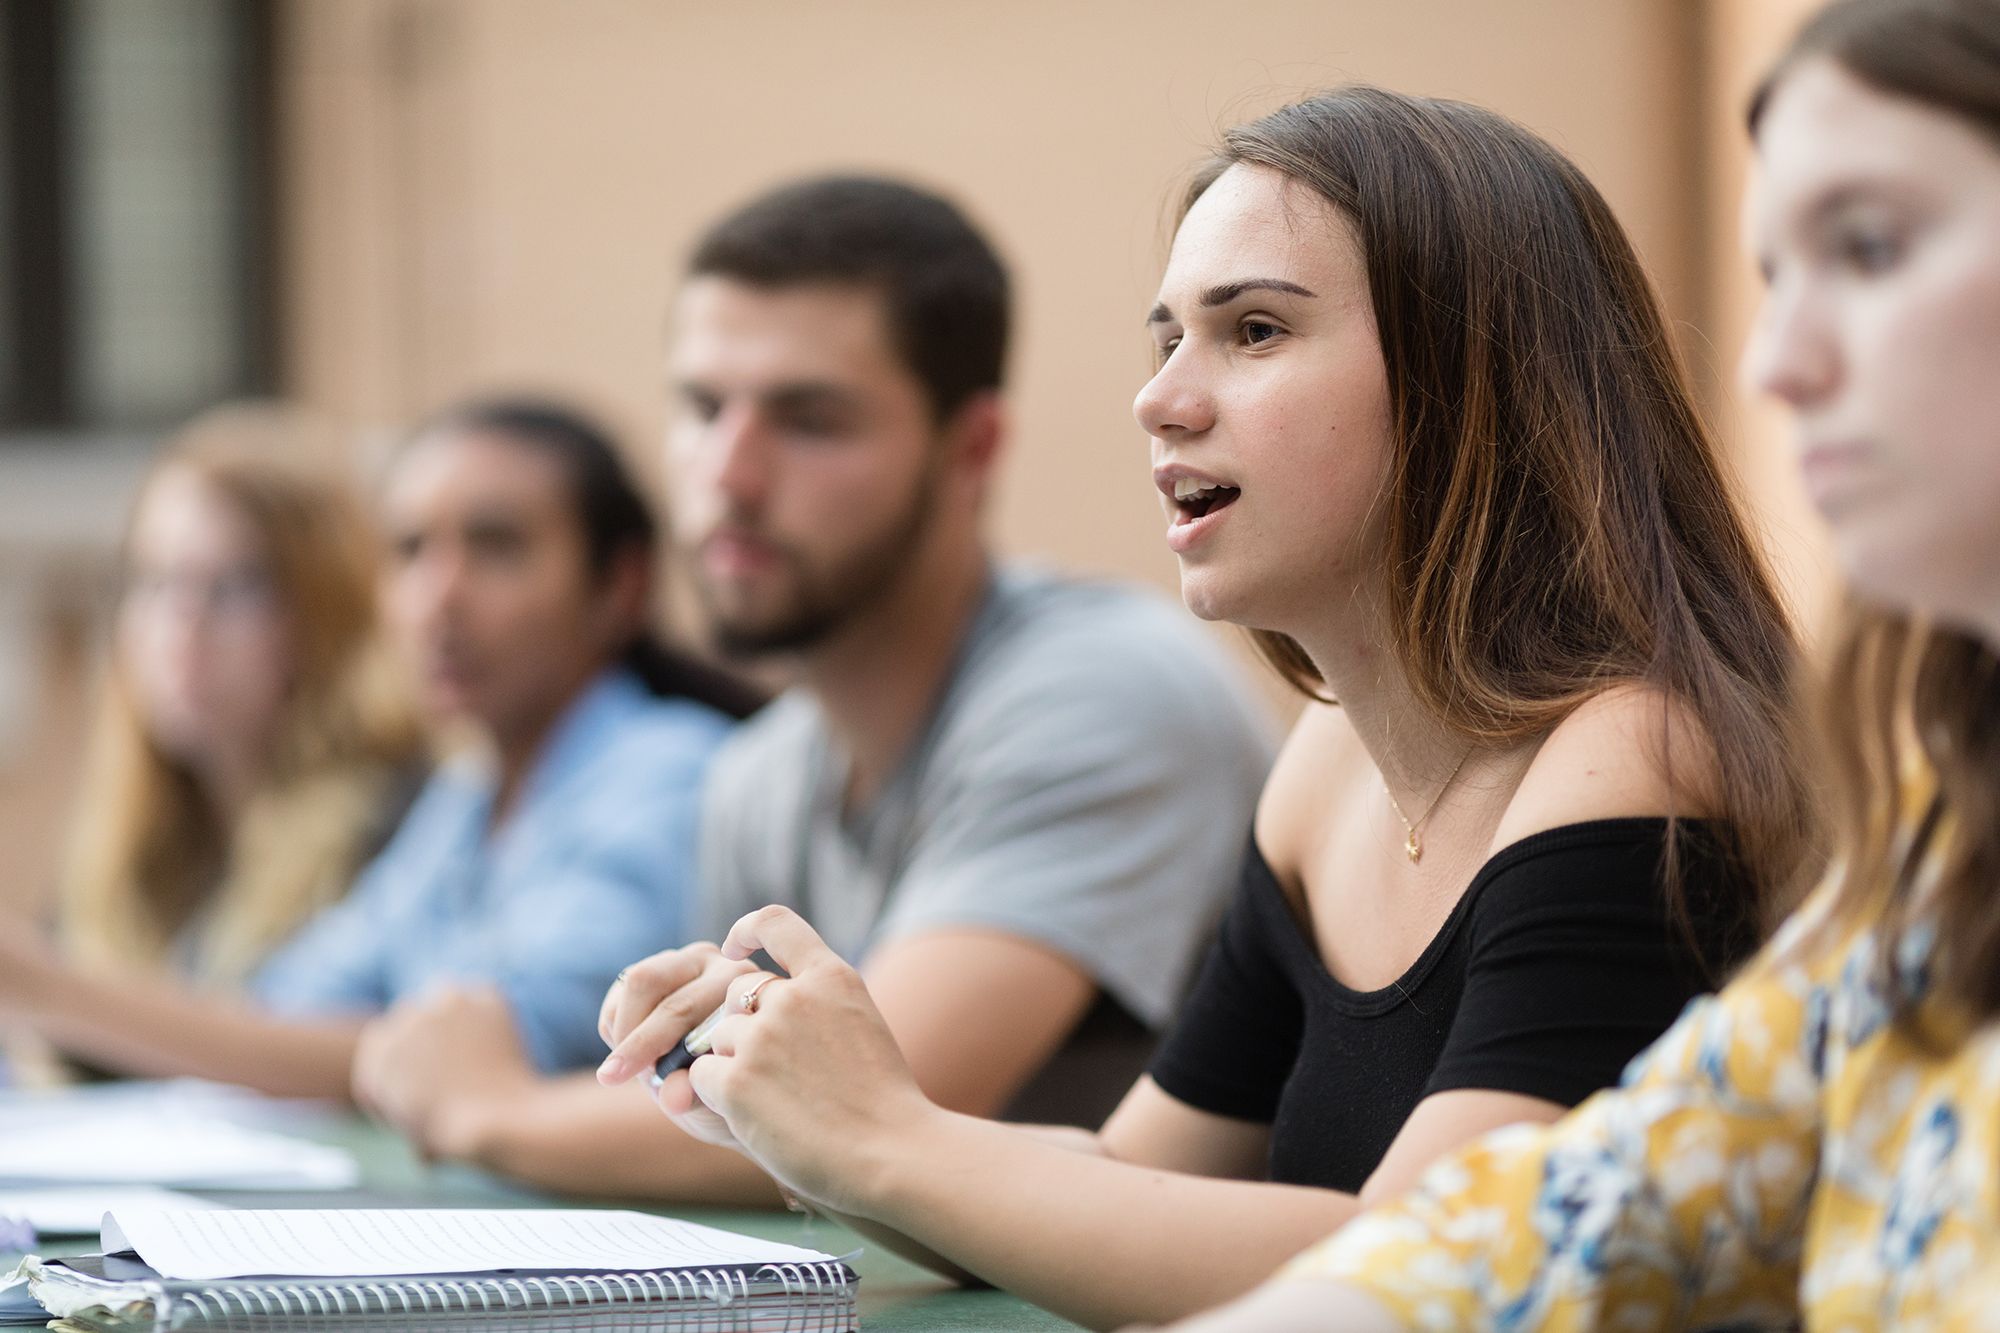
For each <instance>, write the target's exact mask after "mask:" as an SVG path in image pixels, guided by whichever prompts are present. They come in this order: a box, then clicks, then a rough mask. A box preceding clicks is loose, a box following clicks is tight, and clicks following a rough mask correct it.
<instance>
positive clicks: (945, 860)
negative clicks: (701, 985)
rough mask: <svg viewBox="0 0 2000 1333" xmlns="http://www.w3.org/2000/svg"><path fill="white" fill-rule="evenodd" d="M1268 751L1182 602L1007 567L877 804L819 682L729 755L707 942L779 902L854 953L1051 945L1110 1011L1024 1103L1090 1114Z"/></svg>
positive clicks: (1178, 945)
mask: <svg viewBox="0 0 2000 1333" xmlns="http://www.w3.org/2000/svg"><path fill="white" fill-rule="evenodd" d="M1270 759H1271V744H1270V729H1269V726H1268V724H1267V721H1266V719H1265V718H1264V716H1263V715H1262V714H1261V713H1260V711H1259V710H1258V708H1257V707H1256V705H1255V704H1254V703H1253V702H1252V700H1251V699H1250V698H1249V697H1248V696H1247V694H1246V693H1245V691H1244V688H1243V685H1242V682H1241V680H1240V679H1239V677H1238V673H1237V672H1236V670H1235V668H1234V666H1233V665H1232V664H1231V663H1230V662H1229V660H1228V659H1227V656H1226V655H1225V654H1224V653H1223V652H1222V650H1221V649H1220V648H1219V647H1218V646H1217V645H1216V644H1215V643H1214V642H1213V641H1212V640H1211V639H1210V638H1209V636H1208V635H1207V634H1206V633H1205V632H1203V631H1202V630H1201V629H1200V628H1199V627H1198V626H1197V625H1195V624H1194V623H1192V622H1191V621H1190V620H1189V619H1188V618H1187V616H1186V615H1185V613H1183V612H1182V611H1181V609H1180V608H1179V607H1177V606H1175V605H1174V604H1173V603H1171V602H1169V601H1167V600H1166V599H1165V598H1163V597H1160V596H1159V595H1157V594H1154V593H1152V592H1148V591H1141V590H1138V589H1134V588H1126V587H1120V586H1117V585H1113V584H1109V583H1104V582H1096V581H1083V580H1074V579H1064V578H1057V577H1053V576H1050V575H1046V574H1041V573H1036V572H1029V571H1026V570H1021V569H1008V570H1005V571H1002V572H1001V573H999V574H998V575H997V576H996V578H995V580H994V583H993V586H992V589H991V591H990V593H989V595H988V597H987V600H986V603H985V605H984V606H983V607H982V608H981V610H980V612H979V613H978V615H977V617H976V618H975V621H974V623H973V626H972V627H971V629H970V630H969V632H968V634H967V636H966V640H965V642H964V643H963V645H962V646H961V648H960V650H959V658H958V662H957V665H956V668H955V670H954V672H953V675H952V677H951V679H950V681H949V683H948V684H947V685H946V687H945V689H944V691H943V693H942V696H941V698H940V701H939V704H938V706H937V710H936V712H935V714H934V716H933V717H932V718H931V720H930V722H929V724H928V726H927V727H926V728H925V729H924V731H923V733H922V734H920V736H919V737H918V739H917V740H916V741H915V742H914V743H913V745H912V747H911V753H910V754H909V755H907V756H906V757H905V759H904V761H903V763H902V766H901V768H900V769H899V770H898V772H897V773H896V775H895V776H894V777H893V778H892V779H891V780H890V781H889V783H888V784H887V785H886V786H885V787H884V788H883V789H882V791H881V793H880V795H879V796H878V797H877V798H876V799H875V800H874V801H873V802H872V804H871V805H870V806H869V807H868V808H867V809H866V810H864V811H861V812H859V813H858V814H854V815H844V814H843V813H842V808H841V807H842V791H843V789H844V787H845V782H846V773H847V763H846V759H845V757H844V756H843V755H841V754H840V753H839V751H838V747H837V746H836V744H835V743H834V741H833V740H832V738H831V737H830V736H829V734H828V732H827V729H826V726H825V722H824V718H823V717H822V715H821V713H820V711H819V707H818V705H817V704H816V703H815V702H814V701H813V700H812V699H811V698H810V697H809V696H808V695H807V694H805V693H804V692H802V691H798V690H794V691H791V692H790V693H788V694H786V695H784V696H783V697H781V698H780V699H778V700H777V701H776V702H775V703H773V704H772V705H771V706H770V707H768V708H766V709H765V710H764V711H763V713H761V714H760V715H759V716H758V717H756V718H755V719H753V720H752V721H751V722H750V723H748V724H747V725H746V726H744V727H742V728H740V729H739V730H738V732H737V734H736V735H735V736H734V737H732V738H731V739H730V741H729V742H728V743H727V744H726V745H725V747H724V748H723V750H722V751H721V753H720V754H719V755H718V756H717V757H716V759H715V760H714V763H713V766H712V768H711V770H710V779H709V785H708V791H707V795H706V799H705V803H704V810H703V819H702V845H701V868H702V887H703V896H704V899H705V901H706V905H707V911H706V924H707V932H706V933H707V935H708V937H709V938H712V939H720V938H721V937H722V935H723V934H724V933H725V932H726V931H727V930H728V929H729V927H730V925H731V924H732V923H733V922H734V921H735V920H736V918H737V917H739V916H741V915H742V914H743V913H745V912H749V911H752V910H754V909H756V908H758V907H761V906H764V905H765V904H767V903H782V904H784V905H786V906H789V907H792V908H795V909H797V910H798V911H799V912H800V913H801V914H802V915H803V916H805V917H806V919H807V920H809V921H811V922H812V924H813V925H814V927H816V928H817V929H818V930H819V932H820V934H821V935H822V936H823V937H824V938H825V939H826V941H827V943H828V944H829V945H831V946H832V947H833V948H834V950H835V951H837V952H838V953H840V954H841V955H842V956H843V957H845V958H847V959H848V960H849V961H851V962H854V963H857V964H860V963H862V962H864V960H865V959H866V958H867V956H868V954H869V953H870V951H871V950H873V949H874V948H876V947H877V946H879V945H881V944H883V943H885V942H887V941H889V940H893V939H898V938H901V937H906V936H910V935H915V934H920V933H922V932H924V931H928V930H942V929H955V928H965V927H975V928H984V929H990V930H999V931H1004V932H1007V933H1008V934H1012V935H1016V936H1019V937H1022V938H1024V939H1030V940H1034V941H1036V942H1038V943H1041V944H1044V945H1046V946H1048V947H1050V948H1052V949H1054V950H1056V951H1057V952H1059V953H1061V954H1063V955H1065V956H1067V957H1069V958H1070V959H1072V960H1074V961H1075V962H1076V963H1077V964H1078V966H1080V967H1082V968H1083V969H1084V970H1085V971H1086V972H1088V973H1089V974H1090V975H1091V976H1092V977H1093V978H1095V980H1096V981H1097V984H1098V988H1099V992H1100V995H1101V997H1103V1000H1108V1001H1109V1002H1110V1003H1109V1004H1105V1003H1102V1002H1101V1003H1100V1005H1099V1007H1098V1009H1097V1010H1096V1011H1093V1014H1092V1016H1091V1018H1090V1019H1088V1020H1086V1021H1085V1023H1084V1024H1083V1025H1082V1026H1081V1027H1080V1028H1079V1029H1078V1032H1077V1033H1076V1034H1075V1035H1074V1037H1073V1038H1072V1041H1071V1044H1070V1049H1068V1050H1066V1051H1065V1053H1064V1055H1063V1056H1059V1057H1058V1058H1057V1059H1056V1060H1055V1061H1052V1062H1051V1065H1050V1067H1049V1068H1048V1069H1047V1070H1045V1071H1044V1073H1043V1076H1042V1077H1040V1078H1039V1079H1038V1080H1036V1083H1035V1085H1034V1086H1033V1087H1031V1088H1030V1089H1029V1090H1028V1091H1027V1093H1026V1094H1024V1097H1023V1098H1021V1099H1017V1102H1016V1104H1015V1106H1014V1107H1013V1108H1012V1110H1011V1111H1010V1114H1015V1115H1018V1116H1020V1117H1022V1118H1056V1119H1069V1120H1072V1121H1075V1122H1077V1123H1085V1122H1088V1121H1093V1120H1094V1119H1095V1118H1098V1117H1101V1115H1102V1113H1103V1112H1105V1111H1107V1110H1108V1109H1109V1103H1110V1101H1115V1097H1116V1095H1117V1094H1118V1093H1120V1092H1122V1091H1123V1090H1124V1087H1125V1086H1127V1085H1128V1084H1129V1083H1130V1081H1131V1079H1132V1078H1133V1077H1135V1076H1136V1074H1137V1073H1138V1072H1139V1071H1140V1070H1141V1069H1143V1067H1144V1060H1145V1056H1146V1052H1147V1050H1148V1049H1149V1048H1150V1045H1151V1039H1152V1038H1153V1037H1155V1036H1157V1034H1158V1033H1159V1032H1160V1031H1161V1030H1162V1029H1164V1028H1165V1026H1166V1025H1167V1023H1168V1021H1169V1020H1170V1019H1171V1018H1172V1016H1173V1013H1174V1011H1175V1009H1176V1007H1177V1006H1178V1004H1179V1002H1180V999H1181V996H1182V994H1183V992H1184V990H1185V989H1186V986H1187V983H1188V980H1189V977H1190V974H1191V972H1192V970H1193V967H1194V965H1195V963H1196V961H1197V960H1198V958H1199V956H1200V953H1201V950H1202V947H1203V945H1204V944H1205V942H1206V940H1207V937H1208V935H1209V933H1210V930H1211V928H1212V927H1213V925H1214V922H1215V920H1216V918H1217V916H1218V915H1219V913H1220V911H1221V908H1222V905H1223V903H1224V901H1225V900H1226V898H1227V897H1228V894H1229V891H1230V888H1231V886H1232V885H1233V884H1234V882H1235V879H1236V874H1237V868H1238V862H1239V861H1240V859H1241V857H1242V854H1243V849H1244V846H1245V845H1246V840H1247V836H1248V831H1249V827H1250V820H1251V815H1252V813H1253V811H1254V809H1255V805H1256V800H1257V793H1258V790H1259V788H1260V787H1261V785H1262V783H1263V779H1264V775H1265V772H1266V770H1267V769H1268V767H1269V765H1270ZM1121 1020H1122V1021H1121Z"/></svg>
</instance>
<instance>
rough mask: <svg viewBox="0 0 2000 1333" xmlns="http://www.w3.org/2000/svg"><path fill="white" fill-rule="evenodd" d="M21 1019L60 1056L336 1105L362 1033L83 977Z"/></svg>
mask: <svg viewBox="0 0 2000 1333" xmlns="http://www.w3.org/2000/svg"><path fill="white" fill-rule="evenodd" d="M27 1017H28V1020H29V1022H30V1024H31V1025H32V1026H33V1027H34V1028H35V1029H36V1030H37V1031H39V1032H40V1033H41V1034H42V1035H43V1037H45V1038H46V1039H47V1040H48V1041H50V1042H51V1043H53V1044H54V1045H56V1046H57V1047H59V1048H61V1049H62V1050H63V1051H65V1052H67V1053H69V1054H70V1055H73V1056H76V1057H78V1058H79V1059H83V1060H86V1061H89V1062H90V1063H92V1064H95V1065H101V1066H104V1067H105V1068H108V1069H115V1070H117V1071H118V1072H120V1073H124V1074H133V1075H138V1076H142V1077H183V1076H192V1077H195V1078H207V1079H214V1080H216V1081H218V1082H222V1083H240V1084H243V1085H245V1086H247V1087H252V1088H256V1089H258V1090H260V1091H262V1092H267V1093H270V1094H272V1095H274V1096H279V1097H325V1098H333V1099H337V1100H341V1101H345V1100H346V1099H347V1097H348V1076H349V1070H350V1068H351V1067H352V1065H353V1063H354V1048H355V1043H356V1042H357V1040H358V1039H359V1037H360V1033H361V1024H360V1021H359V1020H348V1019H324V1020H297V1019H281V1018H274V1017H272V1016H270V1015H268V1014H264V1013H260V1012H259V1011H257V1010H256V1009H254V1008H252V1007H250V1006H249V1005H248V1004H246V1003H243V1002H240V1001H234V1000H225V999H219V998H212V997H209V996H204V995H197V994H195V993H193V992H191V991H188V990H185V989H183V988H181V987H179V986H177V985H174V984H172V983H171V982H167V981H156V980H151V979H146V978H126V977H107V976H93V975H85V974H77V975H74V976H71V977H68V978H65V979H64V980H63V982H62V983H61V984H60V985H57V986H53V987H51V988H49V990H48V992H47V993H45V994H42V995H39V996H37V997H36V999H35V1001H34V1003H33V1005H32V1006H31V1007H30V1008H29V1010H28V1012H27Z"/></svg>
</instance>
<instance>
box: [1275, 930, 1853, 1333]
mask: <svg viewBox="0 0 2000 1333" xmlns="http://www.w3.org/2000/svg"><path fill="white" fill-rule="evenodd" d="M1822 910H1823V908H1822V906H1821V904H1819V903H1817V902H1816V903H1815V904H1813V905H1812V906H1811V907H1809V908H1808V909H1807V910H1806V911H1804V912H1801V913H1800V914H1799V916H1798V917H1797V918H1795V919H1794V920H1793V922H1792V923H1791V924H1790V925H1789V926H1788V927H1787V928H1786V930H1785V931H1783V932H1782V933H1781V934H1780V936H1779V938H1778V939H1777V940H1774V941H1773V942H1772V944H1771V945H1770V947H1769V948H1767V949H1766V951H1765V952H1764V953H1763V954H1762V955H1760V957H1759V959H1758V960H1757V961H1756V962H1755V963H1753V964H1752V965H1751V966H1750V968H1748V969H1747V970H1746V971H1745V973H1744V974H1743V975H1742V976H1741V977H1740V978H1739V979H1738V980H1737V981H1736V982H1735V983H1734V984H1732V985H1731V986H1729V987H1728V988H1727V989H1726V990H1724V991H1723V992H1722V994H1721V995H1719V996H1714V997H1708V998H1704V999H1702V1000H1697V1001H1696V1002H1695V1003H1694V1004H1692V1005H1691V1006H1689V1008H1688V1010H1687V1012H1686V1013H1684V1014H1683V1015H1682V1017H1681V1019H1680V1020H1679V1021H1678V1022H1677V1023H1676V1024H1675V1025H1674V1026H1673V1027H1672V1028H1671V1029H1670V1030H1669V1031H1668V1032H1667V1033H1666V1035H1664V1036H1663V1037H1661V1038H1660V1040H1659V1041H1658V1042H1657V1043H1655V1044H1654V1045H1653V1047H1652V1048H1651V1049H1650V1050H1648V1051H1646V1052H1645V1053H1644V1054H1642V1055H1641V1056H1639V1058H1638V1059H1636V1060H1634V1061H1633V1063H1632V1065H1631V1067H1630V1068H1629V1069H1628V1070H1627V1071H1626V1075H1625V1079H1624V1082H1623V1085H1622V1086H1621V1087H1620V1088H1618V1089H1616V1090H1613V1091H1608V1092H1603V1093H1599V1094H1598V1095H1597V1096H1595V1097H1593V1098H1592V1099H1591V1100H1589V1101H1587V1102H1585V1103H1584V1104H1583V1105H1582V1106H1581V1107H1579V1108H1578V1109H1577V1110H1576V1111H1575V1112H1573V1113H1572V1114H1571V1115H1569V1116H1568V1117H1566V1118H1565V1119H1563V1120H1562V1121H1560V1122H1558V1123H1557V1124H1556V1125H1553V1126H1533V1127H1529V1126H1518V1127H1515V1128H1512V1129H1507V1130H1502V1131H1500V1132H1499V1133H1497V1134H1494V1135H1491V1136H1489V1137H1487V1138H1485V1139H1483V1140H1481V1141H1480V1142H1478V1143H1476V1144H1474V1145H1472V1146H1470V1147H1469V1148H1467V1149H1466V1150H1464V1151H1462V1152H1460V1153H1459V1154H1457V1155H1456V1156H1454V1157H1452V1158H1448V1159H1446V1160H1445V1161H1443V1162H1441V1163H1439V1164H1438V1165H1437V1166H1436V1167H1434V1168H1432V1170H1431V1171H1430V1172H1429V1173H1428V1174H1427V1175H1426V1176H1425V1177H1424V1179H1423V1182H1422V1183H1421V1184H1420V1185H1419V1187H1418V1188H1417V1190H1416V1191H1415V1192H1414V1193H1413V1194H1411V1195H1410V1196H1408V1197H1406V1198H1404V1199H1402V1200H1399V1201H1397V1202H1396V1203H1393V1204H1389V1205H1386V1206H1384V1207H1381V1208H1378V1209H1375V1210H1372V1211H1371V1212H1369V1213H1367V1214H1364V1215H1363V1216H1362V1217H1361V1218H1360V1219H1359V1220H1357V1221H1356V1222H1354V1223H1352V1224H1351V1225H1349V1226H1348V1227H1347V1228H1346V1229H1344V1230H1343V1231H1341V1232H1340V1233H1339V1234H1338V1235H1336V1236H1335V1237H1333V1238H1332V1239H1331V1240H1329V1241H1326V1242H1324V1243H1322V1244H1321V1245H1320V1246H1319V1247H1317V1248H1316V1249H1313V1250H1310V1251H1308V1252H1306V1253H1305V1254H1304V1255H1301V1256H1300V1257H1299V1258H1298V1259H1296V1260H1294V1261H1293V1263H1292V1264H1291V1265H1290V1266H1289V1267H1288V1268H1287V1269H1286V1271H1285V1273H1284V1274H1283V1275H1282V1276H1285V1277H1288V1278H1316V1279H1333V1280H1338V1281H1341V1282H1344V1283H1347V1284H1349V1285H1352V1286H1356V1287H1360V1288H1362V1289H1365V1290H1366V1291H1368V1292H1369V1293H1370V1294H1371V1295H1373V1296H1374V1297H1375V1298H1376V1299H1377V1300H1379V1301H1380V1302H1382V1303H1383V1304H1384V1305H1385V1306H1387V1307H1388V1308H1389V1309H1390V1310H1391V1311H1393V1312H1394V1313H1396V1314H1397V1315H1398V1316H1399V1317H1400V1318H1401V1320H1402V1322H1403V1323H1404V1324H1406V1325H1407V1326H1409V1327H1412V1328H1422V1329H1433V1328H1436V1329H1443V1328H1451V1329H1459V1328H1499V1329H1524V1328H1536V1329H1557V1330H1582V1329H1611V1328H1617V1329H1652V1328H1679V1327H1690V1326H1692V1327H1715V1326H1717V1325H1748V1326H1753V1327H1756V1326H1769V1325H1772V1324H1779V1325H1783V1324H1785V1323H1788V1322H1789V1321H1791V1320H1792V1319H1794V1318H1795V1317H1796V1314H1797V1310H1798V1300H1799V1262H1800V1238H1801V1236H1802V1234H1803V1233H1804V1231H1805V1220H1806V1212H1807V1210H1808V1208H1809V1207H1810V1206H1811V1203H1812V1199H1813V1187H1814V1182H1815V1179H1816V1176H1817V1172H1818V1169H1819V1160H1818V1159H1819V1152H1820V1128H1821V1127H1820V1124H1819V1117H1820V1114H1821V1106H1822V1104H1823V1103H1822V1098H1821V1095H1820V1094H1821V1089H1822V1084H1823V1082H1824V1080H1825V1079H1826V1077H1827V1073H1828V1071H1827V1063H1828V1051H1829V1049H1830V1045H1831V1043H1830V1042H1829V1036H1828V1034H1829V1031H1830V1029H1833V1028H1843V1029H1846V1033H1845V1035H1846V1036H1847V1037H1848V1038H1849V1039H1850V1040H1851V1039H1852V1038H1853V1036H1854V1034H1855V1031H1856V1030H1857V1029H1858V1028H1860V1027H1864V1026H1868V1025H1879V1024H1880V1023H1883V1022H1886V1020H1887V1017H1888V1011H1887V1008H1886V1005H1884V1004H1883V1003H1882V1002H1881V997H1879V996H1878V995H1876V994H1875V993H1874V987H1873V985H1872V980H1871V976H1872V974H1871V972H1870V969H1869V968H1868V967H1867V960H1866V959H1865V958H1863V957H1861V956H1860V954H1865V953H1866V950H1865V949H1863V950H1861V951H1859V953H1857V951H1856V950H1854V949H1852V948H1848V947H1841V948H1834V949H1823V948H1819V947H1815V948H1814V949H1813V950H1812V958H1811V959H1808V958H1805V957H1803V956H1802V955H1804V954H1805V953H1806V950H1805V949H1804V948H1803V947H1802V941H1804V940H1805V938H1806V936H1807V934H1808V932H1810V931H1811V930H1813V929H1814V928H1815V927H1816V926H1817V924H1818V923H1819V921H1820V919H1821V913H1822ZM1819 943H1821V942H1820V941H1815V944H1816V945H1817V944H1819ZM1814 959H1817V960H1818V961H1817V962H1815V961H1813V960H1814Z"/></svg>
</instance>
